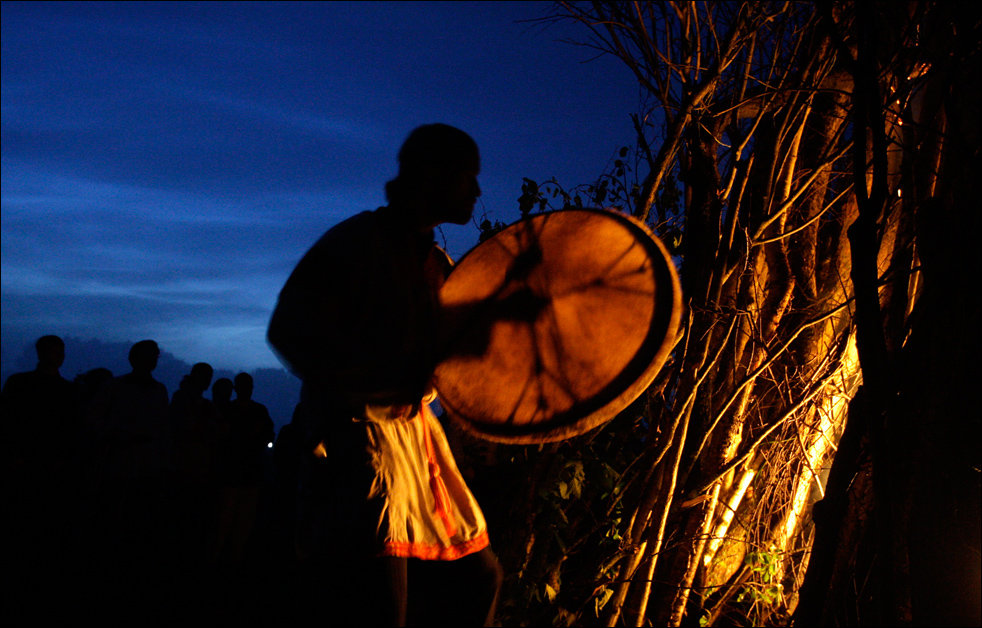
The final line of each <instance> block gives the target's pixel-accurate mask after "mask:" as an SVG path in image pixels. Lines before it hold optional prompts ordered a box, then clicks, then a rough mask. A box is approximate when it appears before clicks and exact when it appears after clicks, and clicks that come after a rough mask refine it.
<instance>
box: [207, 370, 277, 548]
mask: <svg viewBox="0 0 982 628" xmlns="http://www.w3.org/2000/svg"><path fill="white" fill-rule="evenodd" d="M252 391H253V380H252V376H251V375H249V374H248V373H239V374H238V375H236V376H235V392H236V398H235V400H234V401H232V403H231V412H230V416H229V426H228V434H227V437H226V439H225V448H224V450H225V451H224V453H225V455H224V456H223V461H224V467H223V469H222V478H221V479H222V497H221V506H220V509H219V525H218V537H217V541H216V547H215V553H216V558H217V559H218V561H219V562H222V563H227V564H238V563H240V562H242V560H243V558H244V552H245V549H246V543H247V542H248V541H249V538H250V536H251V534H252V532H253V530H254V527H255V523H256V514H257V512H258V507H259V498H260V488H261V486H262V484H263V479H264V460H265V458H266V455H267V448H268V446H269V444H270V443H272V442H273V439H274V438H275V434H274V428H273V420H272V419H271V418H270V416H269V411H268V410H267V409H266V406H264V405H263V404H261V403H258V402H256V401H254V400H253V399H252Z"/></svg>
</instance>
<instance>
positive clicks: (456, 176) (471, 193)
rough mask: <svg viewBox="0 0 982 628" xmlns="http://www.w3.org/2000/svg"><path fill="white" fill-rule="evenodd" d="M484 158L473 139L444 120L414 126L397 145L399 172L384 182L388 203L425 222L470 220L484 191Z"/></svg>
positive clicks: (433, 224)
mask: <svg viewBox="0 0 982 628" xmlns="http://www.w3.org/2000/svg"><path fill="white" fill-rule="evenodd" d="M480 170H481V157H480V153H479V151H478V148H477V144H476V143H475V142H474V140H473V139H472V138H471V137H470V136H469V135H468V134H467V133H464V132H463V131H461V130H460V129H457V128H454V127H452V126H449V125H446V124H439V123H437V124H427V125H424V126H421V127H418V128H416V129H415V130H414V131H413V132H412V133H410V134H409V137H408V138H406V141H405V142H404V143H403V145H402V148H401V149H400V150H399V175H398V176H397V177H396V178H395V179H393V180H392V181H389V183H388V184H387V185H386V187H385V191H386V196H387V197H388V199H389V203H390V204H391V205H395V206H402V208H403V209H409V210H413V211H417V212H419V213H420V216H419V217H420V218H421V220H422V222H427V223H430V224H428V225H426V226H431V227H432V226H435V225H437V224H440V223H443V222H452V223H455V224H461V225H462V224H467V222H468V221H470V219H471V215H472V214H473V212H474V203H475V202H476V201H477V197H478V196H480V195H481V188H480V186H478V184H477V175H478V173H479V172H480Z"/></svg>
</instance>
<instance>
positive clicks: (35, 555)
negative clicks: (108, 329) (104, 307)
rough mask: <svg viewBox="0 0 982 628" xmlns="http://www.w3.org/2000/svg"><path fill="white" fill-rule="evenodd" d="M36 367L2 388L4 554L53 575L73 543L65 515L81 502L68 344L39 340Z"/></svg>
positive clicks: (77, 429)
mask: <svg viewBox="0 0 982 628" xmlns="http://www.w3.org/2000/svg"><path fill="white" fill-rule="evenodd" d="M34 349H35V351H36V352H37V367H36V368H35V369H34V370H33V371H27V372H23V373H14V374H13V375H11V376H10V377H8V378H7V381H6V382H5V383H4V386H3V403H4V407H3V429H4V442H3V445H2V453H3V455H2V456H0V458H2V463H3V493H2V498H3V500H4V512H5V515H4V518H5V520H6V523H7V526H8V527H9V532H8V535H7V539H8V543H7V544H6V545H5V546H4V548H3V549H4V554H5V556H7V557H8V558H12V559H13V561H12V562H13V563H14V564H15V565H16V566H17V567H19V568H24V569H26V570H31V571H36V572H38V573H37V574H36V575H39V576H41V575H43V577H45V578H50V577H51V576H52V575H54V574H57V573H59V571H60V570H62V569H63V568H64V565H63V562H64V561H63V554H64V553H65V551H66V550H67V549H73V548H70V547H68V546H70V545H71V538H72V530H71V529H70V525H69V524H68V523H67V522H66V513H72V514H74V513H73V509H74V508H75V507H76V506H77V504H76V503H74V495H75V494H76V493H77V491H78V488H79V487H77V486H75V485H74V484H73V483H74V481H75V475H76V474H77V469H76V468H75V467H76V463H77V461H78V456H77V451H76V447H77V445H78V437H79V435H80V434H81V430H80V417H79V403H78V394H77V391H76V387H75V385H74V384H72V382H69V381H68V380H66V379H65V378H64V377H62V375H61V371H60V369H61V366H62V364H64V362H65V342H64V341H63V340H62V339H61V338H60V337H58V336H53V335H48V336H42V337H41V338H38V340H37V342H36V343H35V344H34Z"/></svg>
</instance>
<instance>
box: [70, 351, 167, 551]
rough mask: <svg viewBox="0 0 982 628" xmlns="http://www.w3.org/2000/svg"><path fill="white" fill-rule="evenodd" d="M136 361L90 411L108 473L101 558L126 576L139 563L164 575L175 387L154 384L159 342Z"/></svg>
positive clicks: (104, 475)
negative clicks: (169, 394)
mask: <svg viewBox="0 0 982 628" xmlns="http://www.w3.org/2000/svg"><path fill="white" fill-rule="evenodd" d="M128 357H129V362H130V366H131V367H132V370H131V371H130V372H129V373H126V374H124V375H121V376H119V377H116V378H114V379H112V380H110V381H109V382H108V383H107V384H106V385H105V386H103V387H102V389H101V390H100V391H99V392H98V393H97V394H96V395H95V397H94V398H93V400H92V403H91V404H90V406H89V410H88V417H89V423H90V425H92V426H93V429H94V430H95V432H96V434H97V435H98V436H97V438H98V447H97V452H98V461H99V463H100V467H101V468H100V471H101V473H100V474H99V477H100V479H101V490H100V491H99V492H98V493H97V494H96V496H95V499H96V504H97V508H96V513H95V514H96V517H95V520H94V522H93V528H94V529H95V530H96V531H97V532H101V535H102V540H103V543H101V544H99V545H98V546H97V547H96V548H95V549H98V550H99V554H98V555H95V556H93V558H94V559H96V560H106V559H107V558H108V559H109V561H110V562H111V563H114V565H113V566H114V567H118V568H121V569H125V568H126V565H132V564H133V563H134V562H138V563H140V564H144V565H148V566H150V565H152V566H153V568H156V567H157V566H158V565H157V563H159V562H160V561H162V560H164V559H165V558H166V553H165V552H166V548H165V546H166V545H167V543H166V542H165V541H166V535H167V534H168V530H167V528H166V513H167V509H168V506H169V504H168V494H167V484H166V482H167V475H168V472H169V468H170V464H171V442H170V434H169V430H168V426H167V418H168V416H167V408H168V402H167V387H166V386H164V385H163V384H162V383H161V382H159V381H157V380H156V379H154V377H153V371H154V369H156V368H157V361H158V359H159V357H160V348H159V347H158V346H157V343H156V342H155V341H153V340H142V341H140V342H137V343H135V344H134V345H133V346H132V347H131V348H130V351H129V356H128ZM116 563H118V564H116ZM124 563H125V565H124Z"/></svg>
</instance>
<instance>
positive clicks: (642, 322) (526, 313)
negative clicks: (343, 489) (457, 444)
mask: <svg viewBox="0 0 982 628" xmlns="http://www.w3.org/2000/svg"><path fill="white" fill-rule="evenodd" d="M440 302H441V305H442V307H443V310H444V312H445V313H446V320H447V321H448V322H447V324H446V325H445V326H444V328H443V329H442V330H441V331H442V334H443V338H442V341H441V342H442V344H443V348H444V350H445V352H444V354H443V355H445V356H449V357H445V358H444V359H443V360H442V361H441V362H440V364H439V365H438V366H437V368H436V373H435V378H434V383H435V387H436V390H437V392H438V394H439V399H440V403H441V405H442V407H443V408H444V409H445V410H446V412H447V414H448V415H449V416H450V417H451V418H452V419H453V420H455V421H456V422H457V423H458V424H460V425H461V426H462V427H463V428H464V429H465V430H467V431H468V432H470V433H472V434H474V435H476V436H479V437H481V438H484V439H487V440H492V441H498V442H504V443H515V444H529V443H546V442H552V441H559V440H564V439H567V438H571V437H574V436H579V435H581V434H583V433H585V432H587V431H589V430H591V429H593V428H594V427H597V426H599V425H601V424H603V423H605V422H607V421H608V420H610V419H612V418H613V417H614V416H616V415H617V413H618V412H620V411H621V410H623V409H624V408H626V407H627V406H628V405H629V404H631V403H632V402H633V401H634V400H635V399H637V398H638V397H639V396H640V395H641V393H642V392H644V390H645V389H646V388H647V387H648V386H649V385H650V384H651V382H652V381H653V380H654V378H655V375H656V374H657V373H658V371H659V370H660V369H661V367H662V365H663V364H664V363H665V360H666V359H667V358H668V355H669V354H670V352H671V350H672V347H673V346H674V341H675V335H676V332H677V330H678V325H679V318H680V314H681V310H682V307H681V290H680V287H679V280H678V275H677V274H676V271H675V266H674V264H673V263H672V260H671V258H670V257H669V254H668V251H667V249H666V248H665V246H664V245H663V244H662V243H661V241H660V240H658V238H656V237H655V236H654V235H653V234H652V233H651V232H650V231H649V230H648V228H647V227H645V226H644V225H643V224H642V223H641V222H640V221H638V220H636V219H634V218H632V217H630V216H627V215H625V214H622V213H620V212H615V211H611V210H598V209H565V210H560V211H554V212H548V213H542V214H536V215H533V216H530V217H528V218H525V219H523V220H520V221H518V222H516V223H514V224H512V225H510V226H508V227H506V228H505V229H503V230H502V231H500V232H499V233H497V234H495V235H494V236H493V237H491V238H489V239H488V240H486V241H484V242H482V243H481V244H479V245H478V246H476V247H475V248H474V249H472V250H471V251H470V252H468V253H467V254H466V255H465V256H464V257H463V258H462V259H461V260H460V262H459V263H458V264H457V265H456V267H455V268H454V269H453V271H452V272H451V273H450V274H449V276H448V277H447V280H446V282H445V283H444V285H443V287H442V288H441V290H440Z"/></svg>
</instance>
